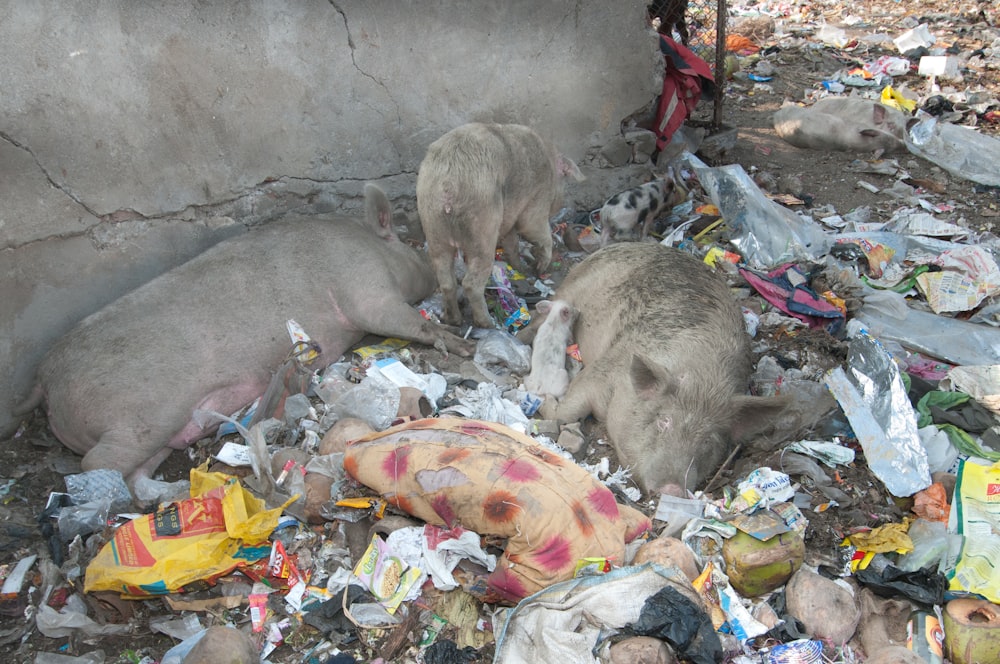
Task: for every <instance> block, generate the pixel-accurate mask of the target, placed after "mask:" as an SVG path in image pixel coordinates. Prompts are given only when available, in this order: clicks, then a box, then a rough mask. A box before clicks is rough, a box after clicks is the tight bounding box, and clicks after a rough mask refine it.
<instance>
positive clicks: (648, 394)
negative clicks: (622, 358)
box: [629, 353, 677, 399]
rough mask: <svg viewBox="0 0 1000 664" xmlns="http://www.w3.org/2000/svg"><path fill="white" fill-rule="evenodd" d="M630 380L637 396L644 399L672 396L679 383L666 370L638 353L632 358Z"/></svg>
mask: <svg viewBox="0 0 1000 664" xmlns="http://www.w3.org/2000/svg"><path fill="white" fill-rule="evenodd" d="M629 378H630V379H631V380H632V387H634V388H635V392H636V394H638V395H639V396H640V397H642V398H644V399H655V398H657V397H660V396H664V395H669V394H672V393H673V392H674V391H675V389H676V387H677V381H675V380H674V379H673V378H671V377H670V374H668V373H667V370H666V369H664V368H663V367H661V366H660V365H658V364H656V363H654V362H650V361H649V360H648V359H647V358H645V357H643V356H642V355H639V354H638V353H636V354H635V355H633V356H632V366H631V367H629Z"/></svg>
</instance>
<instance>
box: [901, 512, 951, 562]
mask: <svg viewBox="0 0 1000 664" xmlns="http://www.w3.org/2000/svg"><path fill="white" fill-rule="evenodd" d="M907 534H908V535H909V536H910V541H911V542H913V551H910V552H909V553H907V554H906V555H905V556H900V557H899V561H898V562H899V569H901V570H903V571H904V572H916V571H918V570H921V569H923V568H925V567H932V568H933V569H939V567H938V566H939V565H940V563H941V560H942V559H943V558H944V556H945V554H946V553H947V551H948V540H947V532H946V527H945V524H944V523H943V522H941V521H928V520H927V519H917V520H916V521H914V522H913V523H911V524H910V529H909V530H908V531H907Z"/></svg>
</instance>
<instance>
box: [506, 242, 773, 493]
mask: <svg viewBox="0 0 1000 664" xmlns="http://www.w3.org/2000/svg"><path fill="white" fill-rule="evenodd" d="M556 297H557V298H558V299H560V300H564V301H566V302H568V303H569V304H570V305H572V306H573V307H575V308H576V309H577V310H578V311H579V316H578V318H577V322H576V325H575V327H574V328H573V335H574V338H575V339H576V343H577V345H578V346H579V350H580V354H581V356H582V358H583V364H584V368H583V370H582V371H580V373H579V374H577V375H576V377H575V378H573V380H572V381H571V382H570V385H569V389H568V390H567V392H566V395H565V397H563V399H562V401H560V402H559V403H558V405H557V406H555V407H554V408H553V407H552V406H551V405H550V403H549V401H546V403H545V405H544V406H543V416H544V417H546V418H549V419H551V418H555V419H557V420H559V421H560V422H562V423H566V422H575V421H577V420H581V419H583V418H585V417H586V416H587V415H591V414H592V415H593V416H594V417H595V418H597V419H598V420H601V421H603V422H604V423H605V424H606V426H607V431H608V435H609V437H610V438H611V442H612V444H613V446H614V448H615V451H616V452H617V454H618V458H619V461H620V462H621V464H622V465H623V466H628V467H630V468H631V469H632V473H633V477H634V478H635V480H636V482H637V484H639V486H640V487H642V488H643V489H644V490H646V491H655V490H659V489H662V488H664V486H665V485H668V484H676V485H680V486H681V487H684V488H688V489H694V488H696V487H698V485H699V483H701V482H704V481H706V480H708V479H709V478H710V476H711V474H712V473H713V472H714V471H715V470H716V469H717V468H718V467H719V465H720V464H721V463H722V461H723V460H724V459H725V458H726V456H727V455H728V454H729V453H730V451H731V450H732V449H733V445H734V441H736V440H739V439H740V438H741V437H744V436H747V435H750V434H753V433H757V432H759V431H761V430H763V429H765V428H767V427H768V426H769V425H770V423H771V420H772V418H773V417H775V416H776V415H777V414H778V413H779V412H780V411H781V410H782V409H783V408H784V405H785V401H784V400H783V399H782V398H780V397H777V398H774V397H772V398H763V397H753V396H748V395H746V394H745V392H746V389H747V387H748V382H749V377H750V373H751V370H752V360H751V356H750V340H749V336H748V335H747V332H746V327H745V323H744V321H743V315H742V312H741V311H740V308H739V306H738V305H737V304H736V303H735V302H734V301H733V299H732V296H731V295H730V294H729V289H728V288H727V286H726V284H725V282H724V281H723V280H722V279H720V278H719V277H717V276H716V275H715V274H714V273H713V272H712V271H711V269H710V268H709V267H707V266H706V265H705V264H704V263H702V262H701V261H699V260H698V259H697V258H695V257H693V256H691V255H690V254H687V253H685V252H682V251H680V250H678V249H672V248H668V247H664V246H661V245H659V244H652V243H624V244H613V245H611V246H608V247H604V248H602V249H600V250H599V251H597V252H596V253H594V254H592V255H590V256H588V257H587V258H586V259H585V260H584V261H583V262H581V263H580V264H578V265H577V266H575V267H574V268H573V269H572V270H570V272H569V274H568V275H567V276H566V279H565V280H564V281H563V283H562V284H561V285H560V287H559V288H558V289H557V291H556ZM537 320H538V318H536V321H533V323H532V325H534V324H535V322H537ZM525 332H526V333H528V336H530V331H528V330H526V331H525Z"/></svg>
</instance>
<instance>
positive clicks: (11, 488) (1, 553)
mask: <svg viewBox="0 0 1000 664" xmlns="http://www.w3.org/2000/svg"><path fill="white" fill-rule="evenodd" d="M852 4H854V5H857V7H854V8H853V9H852V7H851V5H852ZM862 4H863V8H862ZM861 13H863V16H864V22H863V23H861V24H853V25H847V24H845V21H846V22H847V23H853V21H850V20H848V19H849V18H850V17H851V16H854V15H855V14H861ZM806 16H807V19H808V20H807V21H806V22H804V23H794V22H791V21H785V30H786V31H788V32H792V33H793V34H794V35H795V36H794V37H784V38H778V37H776V36H774V35H771V34H766V32H767V30H764V32H763V33H758V35H757V37H758V40H757V43H758V44H760V45H761V46H776V47H777V50H776V51H775V52H773V53H771V54H769V55H767V56H766V57H765V59H766V60H768V61H769V62H770V63H771V64H772V65H773V66H774V73H773V75H772V77H771V80H769V81H766V82H763V83H761V82H754V81H752V80H750V79H749V77H748V74H752V73H753V72H754V71H755V66H754V65H753V59H748V60H745V61H744V62H743V66H742V67H741V70H740V71H738V72H736V73H735V75H734V77H733V79H732V80H731V81H729V82H728V84H727V86H726V90H725V97H724V107H723V108H724V121H725V124H727V125H730V126H732V127H736V128H737V129H738V139H737V142H736V145H735V147H734V148H733V149H731V150H729V151H728V152H726V153H725V154H722V155H715V158H714V159H711V160H710V163H711V165H720V164H723V163H736V164H740V165H742V166H743V167H744V169H746V170H747V171H748V172H749V173H751V174H752V175H754V176H755V178H756V179H757V181H758V183H760V184H761V185H762V188H764V189H770V190H772V191H771V193H774V194H793V195H795V197H796V198H797V199H798V202H796V203H794V206H795V207H799V206H801V207H804V208H812V209H815V208H821V207H823V206H832V207H833V209H834V210H835V211H836V212H837V213H839V214H845V213H847V212H850V211H851V210H853V209H855V208H858V207H861V206H867V207H870V208H871V210H872V213H873V218H880V219H888V217H889V216H891V214H892V212H893V211H894V210H896V209H898V208H899V207H900V206H901V205H903V203H902V202H901V201H900V200H898V199H896V198H893V197H891V196H887V195H886V194H885V193H872V192H871V191H869V190H868V189H866V188H864V187H860V186H858V184H857V183H858V181H859V180H864V181H866V182H868V183H870V184H872V185H874V186H875V187H876V188H878V189H880V190H882V189H885V188H888V187H890V186H892V185H893V183H894V182H895V181H896V180H897V179H900V178H901V175H900V174H899V173H898V172H897V173H896V174H894V175H881V174H877V173H871V172H858V171H857V170H856V169H857V166H858V165H859V162H858V161H857V160H862V161H865V160H870V159H871V158H872V156H871V155H862V154H853V153H846V152H843V153H838V152H817V151H809V150H801V149H798V148H795V147H792V146H790V145H788V144H787V143H785V142H784V141H782V140H781V139H780V138H778V137H777V136H776V134H775V132H774V130H773V128H772V126H771V114H772V113H773V112H774V111H775V110H777V109H778V108H779V107H780V106H781V104H782V102H783V101H785V100H794V101H799V100H802V99H803V96H804V95H805V94H806V93H807V92H816V91H817V90H819V89H820V88H821V81H823V80H824V79H826V78H828V77H829V76H831V75H832V74H833V73H835V72H837V71H839V70H841V69H843V68H845V67H849V66H852V65H853V64H855V63H861V62H865V61H870V60H874V59H875V58H877V57H878V56H879V55H881V54H890V55H896V53H895V52H894V51H892V50H891V44H889V45H888V49H889V50H883V49H881V48H875V47H865V46H863V45H861V46H857V47H854V48H844V49H834V48H829V47H827V48H818V47H817V41H816V40H815V39H809V38H808V37H809V31H810V30H811V29H814V28H815V27H816V26H817V24H818V22H819V21H820V20H821V19H825V20H826V21H827V22H828V24H830V25H838V24H840V25H843V26H844V28H845V30H846V32H847V34H848V36H857V37H863V36H864V35H866V34H871V33H874V32H884V33H886V34H888V35H890V36H895V35H898V34H899V33H900V32H902V29H901V28H900V27H899V26H900V25H901V24H902V23H901V21H903V20H904V19H906V18H907V17H911V18H912V19H921V20H924V21H925V22H927V23H929V24H930V26H931V28H932V30H933V31H934V32H935V33H936V34H938V35H939V36H940V38H941V40H942V41H943V42H944V43H945V44H946V45H948V46H949V47H954V48H955V49H956V50H957V51H956V52H961V51H970V50H971V51H974V50H976V49H981V48H987V47H990V46H991V44H989V43H982V42H980V41H977V39H978V36H979V35H981V34H982V31H981V30H976V29H974V26H975V25H976V24H977V23H978V24H980V25H982V24H987V23H988V24H989V25H992V26H994V27H996V26H998V21H1000V16H998V12H997V10H996V8H995V7H993V6H992V5H991V3H986V2H981V3H975V2H959V3H957V4H956V3H953V2H912V1H910V2H908V1H903V2H893V1H888V0H876V1H875V2H867V3H846V4H845V5H836V4H834V3H818V4H815V5H812V6H811V8H810V9H809V10H807V12H806ZM737 24H738V22H737ZM994 48H996V47H995V46H994ZM989 62H991V63H992V64H988V65H986V66H983V67H980V68H978V69H976V70H974V71H968V72H966V73H965V74H966V75H965V80H964V82H963V83H962V84H960V85H958V86H957V87H958V89H960V90H961V89H966V88H969V89H979V88H983V89H986V90H988V91H990V92H991V93H992V94H993V96H994V97H996V96H998V95H1000V60H997V59H996V58H994V59H993V60H992V61H989ZM895 85H897V86H898V85H905V86H907V87H908V88H909V89H911V90H913V91H915V92H917V93H919V94H923V93H924V92H925V86H926V85H927V83H926V80H925V79H924V78H922V77H920V76H918V75H917V74H916V73H911V74H908V75H906V76H904V77H900V78H898V79H897V80H896V81H895ZM711 111H712V109H711V104H710V102H703V103H702V104H701V105H700V106H699V109H698V111H697V113H696V116H695V118H694V119H702V120H706V119H708V118H709V117H710V115H711ZM979 129H980V131H982V132H983V133H986V134H990V135H993V136H1000V122H998V121H994V122H993V124H989V123H984V124H982V126H980V127H979ZM895 159H896V161H897V162H898V164H899V167H900V168H901V169H904V170H905V171H906V172H907V173H908V174H909V177H910V178H911V179H912V180H916V181H919V182H921V183H922V185H923V186H924V187H925V188H927V187H930V188H934V189H936V190H937V191H939V192H940V193H929V194H928V195H927V199H928V200H929V201H931V202H933V203H934V204H936V205H939V206H941V207H943V208H945V209H949V210H951V215H952V218H953V220H958V221H957V223H961V224H962V225H965V226H967V227H968V228H969V229H970V230H972V231H973V232H975V233H994V234H1000V190H998V189H990V188H986V187H981V186H978V185H973V184H972V183H970V182H966V181H963V180H960V179H958V178H955V177H953V176H950V175H948V174H946V173H945V172H943V171H942V170H941V169H939V168H937V167H935V166H934V165H933V164H930V163H929V162H927V161H924V160H922V159H919V158H917V157H914V156H911V155H909V154H902V155H897V156H896V157H895ZM607 193H608V195H610V194H612V193H614V192H607ZM786 200H787V199H786ZM581 258H582V256H581V255H579V254H572V253H570V252H568V251H567V250H566V249H565V247H562V246H557V248H556V256H555V260H556V261H557V262H558V264H559V265H560V266H561V268H562V269H561V272H565V269H566V268H568V267H569V266H571V265H572V264H574V263H575V262H576V261H578V260H580V259H581ZM560 276H561V274H560V271H559V270H557V271H556V272H555V273H554V277H555V280H556V281H558V279H559V277H560ZM734 285H740V284H738V283H735V284H734ZM744 304H746V305H747V306H748V307H750V308H756V309H758V310H759V309H760V299H759V298H758V297H756V296H750V295H749V292H747V296H746V299H745V301H744ZM754 349H755V350H754V352H755V355H756V357H755V360H756V359H759V358H760V357H763V356H765V355H767V356H771V357H773V358H775V359H777V360H778V363H779V364H780V365H781V366H782V367H783V368H786V369H788V368H795V369H801V370H803V371H805V372H807V373H809V374H810V375H809V377H811V378H814V379H815V378H818V377H819V375H821V374H822V372H824V371H825V370H827V369H829V368H832V367H834V366H838V365H841V364H842V363H843V362H844V359H845V357H846V345H845V343H844V342H843V341H841V340H839V339H837V338H834V337H832V336H830V335H829V334H827V333H825V332H821V331H809V330H805V329H802V328H798V329H794V330H793V329H788V328H785V327H778V328H769V329H767V330H764V331H762V333H761V336H759V337H758V338H757V339H756V340H755V344H754ZM413 358H414V365H415V367H414V368H415V369H416V370H420V369H421V368H426V367H428V366H434V367H436V368H438V369H440V370H454V371H461V370H462V366H461V365H460V364H454V363H452V361H449V360H445V359H444V358H442V357H441V356H440V354H439V353H437V352H436V351H434V350H433V349H425V348H414V349H413ZM109 406H110V405H109ZM821 414H825V411H824V412H823V413H817V415H821ZM836 419H837V416H836V413H832V414H829V416H828V417H825V418H822V421H820V422H818V423H817V424H816V428H820V429H821V428H823V427H824V426H825V425H826V426H828V425H830V424H831V422H834V421H835V420H836ZM828 428H829V426H828ZM585 432H586V433H587V440H588V445H587V448H586V449H587V460H588V461H591V462H593V461H596V460H598V459H599V458H600V457H602V456H608V455H609V453H610V448H609V447H608V446H606V445H602V444H600V443H599V441H600V440H601V439H602V438H606V436H604V432H603V429H602V427H601V425H600V424H598V423H594V422H588V423H587V425H586V426H585ZM801 433H808V431H803V432H801ZM801 437H804V436H801ZM788 440H790V439H786V440H773V439H767V440H763V439H762V440H758V441H756V444H752V445H749V446H748V447H746V448H745V449H744V450H742V453H741V454H740V455H738V456H737V458H735V459H734V460H733V461H732V462H731V463H729V464H728V465H727V466H726V467H724V468H723V469H722V471H721V472H720V474H719V476H718V477H717V478H716V479H715V480H714V481H713V482H711V484H710V486H709V487H708V489H709V490H710V491H714V492H720V491H721V489H722V487H723V486H724V485H725V484H726V483H731V482H734V481H736V480H738V479H740V478H741V477H742V476H743V475H745V474H746V473H747V472H748V471H750V470H752V469H753V468H756V467H759V466H763V465H772V467H780V459H778V458H777V457H776V455H777V454H779V453H780V449H781V447H782V444H783V443H785V442H788ZM846 442H848V443H851V444H852V446H853V447H854V448H856V450H857V452H858V459H857V461H856V462H855V463H854V464H853V465H852V466H850V467H848V468H846V469H841V471H840V474H839V477H838V487H839V488H840V489H841V490H842V491H844V492H845V493H846V494H847V495H848V496H849V497H850V501H849V504H846V505H843V506H841V507H839V508H833V509H830V510H827V511H825V512H810V513H809V515H808V518H809V520H810V525H809V529H808V530H807V533H806V545H807V562H810V563H812V564H815V565H824V566H828V567H830V568H832V569H838V568H840V567H842V565H843V561H842V560H841V556H842V553H841V552H840V551H838V544H839V543H840V541H841V540H842V539H843V536H844V535H845V534H846V533H848V532H850V530H851V529H853V528H858V527H862V526H877V525H881V524H883V523H889V522H896V521H899V520H900V519H901V518H902V516H903V515H904V514H905V512H906V509H907V505H905V504H897V502H896V501H893V500H892V499H891V497H890V496H889V494H888V493H887V492H886V490H885V488H884V486H883V485H882V483H881V482H880V481H878V480H877V479H875V478H874V477H873V476H872V475H871V473H870V472H869V471H868V469H867V466H866V465H865V462H864V457H863V454H862V453H861V450H860V448H859V447H858V446H857V444H856V443H853V441H850V440H848V441H846ZM220 445H221V442H219V443H216V442H213V441H211V440H205V441H202V443H201V444H199V445H196V446H195V447H194V448H192V449H191V450H188V451H186V452H176V453H174V454H173V455H172V456H171V458H170V459H169V460H168V461H167V462H166V463H165V464H164V465H163V466H162V467H161V472H162V474H163V478H164V479H166V480H168V481H172V480H176V479H183V478H186V477H187V474H188V471H189V469H190V468H191V467H192V466H193V465H195V464H196V463H199V462H201V461H203V460H204V459H206V458H207V457H208V456H209V455H210V454H211V453H213V452H215V451H216V450H217V449H218V447H219V446H220ZM613 465H614V460H613V459H612V466H613ZM0 469H2V470H0V490H2V493H0V563H3V564H9V565H13V564H14V563H16V562H17V561H18V560H19V559H21V558H22V557H24V556H26V555H29V554H31V553H38V554H40V555H41V556H48V555H50V553H49V551H50V549H49V543H48V542H47V541H46V539H45V537H44V536H43V534H42V531H41V529H40V527H39V524H40V515H41V514H42V511H43V509H44V507H45V502H46V499H47V497H48V496H49V494H50V493H53V492H62V491H65V484H64V481H63V477H64V476H65V475H67V474H71V473H74V472H78V471H79V458H78V457H77V456H76V455H74V454H73V453H71V452H69V451H67V450H66V449H65V448H64V447H63V446H62V445H61V444H60V443H59V442H58V441H57V440H56V439H55V438H54V436H53V435H52V434H51V432H50V431H49V430H48V428H47V425H46V422H45V418H44V416H43V415H42V414H41V413H40V412H36V413H34V414H33V415H32V416H31V417H29V418H27V419H26V420H25V421H24V424H23V426H22V428H21V430H20V431H19V432H18V434H17V435H16V436H15V437H14V438H12V439H11V440H8V441H6V442H4V443H3V444H2V445H0ZM802 481H803V485H804V486H803V490H805V491H809V490H810V487H809V483H808V481H807V480H802ZM623 500H624V498H623ZM819 502H821V500H820V497H819V496H817V497H816V498H814V501H813V504H818V503H819ZM638 507H639V508H640V509H643V510H646V511H647V512H651V511H652V510H654V509H655V501H652V500H643V501H641V502H640V503H639V504H638ZM92 539H97V538H92ZM63 553H65V551H63ZM36 569H37V567H36ZM40 583H41V579H40V578H39V577H38V576H37V575H36V576H35V577H32V578H30V582H29V584H27V585H26V587H27V586H31V590H30V591H29V592H22V593H21V594H20V595H18V596H16V597H13V598H7V597H5V598H2V599H0V660H3V661H9V662H32V661H34V653H36V652H62V653H64V654H83V653H87V652H91V651H93V650H95V649H98V648H100V649H101V650H103V651H104V653H105V654H106V656H107V659H106V661H108V662H120V663H125V662H133V663H136V662H140V661H144V662H154V661H159V659H160V658H161V657H162V655H163V653H164V652H165V651H166V650H167V649H169V648H170V647H172V646H173V645H175V643H176V642H175V640H174V639H172V638H170V637H168V636H165V635H163V634H156V633H152V632H151V631H150V630H149V627H148V624H149V619H150V618H151V617H154V616H157V615H168V614H171V613H172V612H171V611H170V609H169V608H168V607H167V606H166V604H165V603H164V601H163V600H161V599H151V600H145V601H129V602H114V601H111V600H110V598H104V599H107V600H108V601H104V599H102V600H98V599H92V600H91V602H90V608H91V611H92V612H91V616H92V617H94V618H95V619H96V620H98V621H99V622H112V623H113V622H123V623H127V624H129V625H131V626H132V633H131V634H130V635H128V636H127V637H98V638H95V639H88V638H85V637H81V636H74V637H69V638H60V639H49V638H46V637H44V636H42V635H41V634H40V633H39V632H38V631H37V630H36V629H34V628H33V626H32V621H31V620H30V619H28V618H27V616H30V615H31V614H32V612H33V609H32V605H33V604H35V603H37V602H38V600H39V592H40V591H39V584H40ZM77 583H80V582H79V581H78V582H77ZM81 585H82V584H81ZM56 608H58V605H56ZM201 619H202V624H205V625H207V624H210V623H212V622H213V621H214V622H219V621H223V620H232V621H234V622H236V623H237V624H238V625H245V624H246V623H247V622H248V621H249V617H248V615H247V611H246V606H245V605H244V606H243V607H242V609H234V610H227V611H222V610H219V611H216V612H215V613H214V614H202V615H201ZM418 631H419V630H418ZM448 635H449V633H448V632H447V631H446V632H443V633H442V637H447V636H448ZM417 636H419V634H417ZM360 637H361V641H355V642H354V643H352V644H345V646H344V650H345V651H347V652H351V653H352V654H353V655H354V656H355V658H356V659H357V661H371V660H373V659H374V658H375V657H376V656H377V655H378V654H379V653H380V652H384V651H381V650H380V648H381V647H382V646H384V641H385V638H386V635H384V634H382V635H379V634H371V633H367V634H361V635H360ZM319 638H320V635H319V633H318V632H316V631H315V630H313V629H312V628H310V627H307V626H300V627H298V628H297V629H296V630H293V632H292V633H291V635H290V636H288V638H287V640H286V644H285V645H283V646H281V647H280V648H279V649H278V650H276V651H275V652H274V654H272V655H271V657H270V661H272V662H306V661H310V660H309V659H308V657H306V652H307V650H308V648H309V647H311V646H312V645H315V643H316V642H317V641H318V640H319ZM365 642H367V643H368V645H365ZM412 652H413V650H411V651H410V654H411V655H412ZM407 657H408V655H406V654H403V653H400V654H397V656H396V658H394V659H391V660H390V661H400V662H402V661H413V660H412V659H407ZM491 657H492V649H491V647H490V646H486V647H484V648H483V649H482V650H480V651H479V653H478V654H477V656H476V659H475V660H471V661H490V659H491ZM143 658H147V659H145V660H144V659H143ZM313 661H323V660H313Z"/></svg>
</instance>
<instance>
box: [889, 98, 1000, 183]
mask: <svg viewBox="0 0 1000 664" xmlns="http://www.w3.org/2000/svg"><path fill="white" fill-rule="evenodd" d="M906 148H907V149H908V150H909V151H910V152H912V153H913V154H915V155H917V156H918V157H923V158H924V159H926V160H928V161H930V162H932V163H934V164H937V165H938V166H940V167H941V168H943V169H944V170H946V171H948V172H949V173H951V174H952V175H954V176H956V177H960V178H963V179H965V180H972V181H973V182H978V183H979V184H985V185H987V186H989V187H1000V170H998V169H997V168H996V163H997V161H998V160H1000V140H997V139H995V138H993V137H992V136H986V135H985V134H980V133H979V132H978V131H976V130H975V129H971V128H969V127H963V126H961V125H956V124H952V123H950V122H939V121H938V119H937V118H936V117H933V116H928V115H926V114H924V115H923V117H922V119H921V120H920V122H918V123H916V124H914V125H913V126H911V127H910V128H909V130H908V131H907V132H906Z"/></svg>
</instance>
